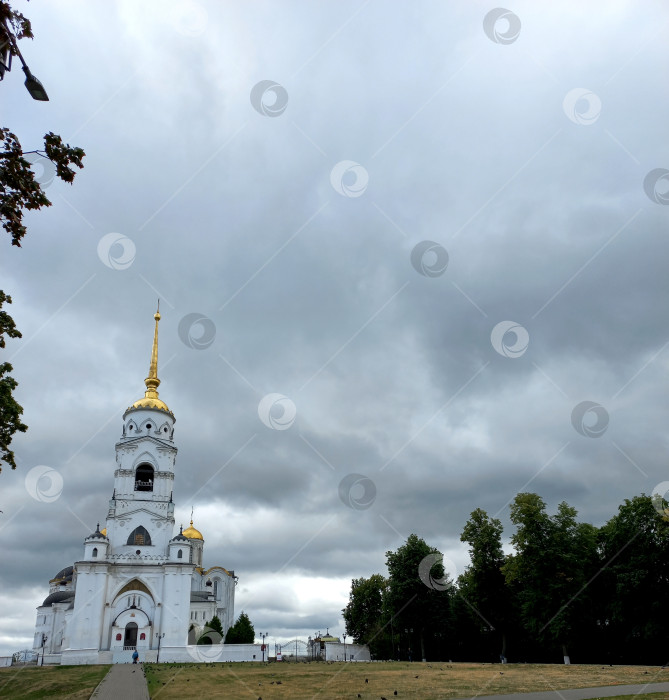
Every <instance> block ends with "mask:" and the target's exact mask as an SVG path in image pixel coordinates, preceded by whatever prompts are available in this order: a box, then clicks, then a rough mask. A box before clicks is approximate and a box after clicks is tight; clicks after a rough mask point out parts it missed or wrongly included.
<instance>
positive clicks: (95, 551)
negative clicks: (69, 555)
mask: <svg viewBox="0 0 669 700" xmlns="http://www.w3.org/2000/svg"><path fill="white" fill-rule="evenodd" d="M93 556H94V557H97V556H98V548H97V547H93Z"/></svg>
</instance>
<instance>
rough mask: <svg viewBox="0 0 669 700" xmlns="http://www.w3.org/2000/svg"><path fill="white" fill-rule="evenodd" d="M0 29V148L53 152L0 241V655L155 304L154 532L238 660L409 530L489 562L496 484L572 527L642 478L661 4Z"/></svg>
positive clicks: (51, 559)
mask: <svg viewBox="0 0 669 700" xmlns="http://www.w3.org/2000/svg"><path fill="white" fill-rule="evenodd" d="M15 6H16V7H17V8H18V9H21V10H23V11H24V12H25V13H26V14H27V15H28V16H29V17H30V18H31V19H32V22H33V30H34V33H35V37H36V38H35V40H34V41H28V40H26V41H23V42H21V49H22V52H23V55H24V57H25V59H26V61H27V62H28V64H29V66H30V68H31V70H32V71H33V73H34V74H35V75H36V76H37V77H38V78H39V79H40V80H41V81H42V82H43V84H44V86H45V88H46V90H47V91H48V94H49V98H50V101H49V102H46V103H41V102H35V101H33V100H32V99H31V98H30V96H29V95H28V93H27V91H26V90H25V88H24V86H23V78H24V76H23V74H22V72H21V70H20V65H19V63H18V62H15V63H14V67H13V69H12V72H11V73H9V74H7V75H6V77H5V80H4V81H3V82H2V83H1V84H0V99H1V102H0V104H1V105H2V117H3V118H2V125H3V126H7V127H10V128H11V129H12V130H13V131H15V132H16V134H17V135H18V137H19V139H20V140H21V142H22V144H23V147H24V149H25V150H32V149H34V148H37V147H38V146H39V145H40V143H41V138H42V136H43V135H44V133H45V132H47V131H54V132H56V133H59V134H61V135H62V137H63V138H64V140H66V141H67V142H69V143H70V144H72V145H78V146H81V147H83V148H84V150H85V151H86V158H85V160H84V163H85V168H84V170H83V171H81V172H80V173H79V174H78V175H77V177H76V180H75V183H74V185H73V186H69V185H66V184H64V183H62V182H61V181H55V182H52V183H51V184H49V185H48V189H47V194H48V196H49V198H50V199H51V200H52V202H53V206H52V207H51V208H50V209H48V210H43V211H41V212H38V213H31V214H29V215H27V216H26V222H27V225H28V235H27V236H26V238H25V242H24V244H23V247H22V248H21V249H18V248H15V247H14V248H13V247H12V246H11V245H10V239H9V236H8V235H4V236H3V237H2V238H1V240H0V246H1V249H0V262H1V265H2V288H3V289H4V290H5V291H6V292H7V293H9V294H11V295H12V297H13V300H14V304H13V306H12V307H11V309H10V311H11V312H12V315H13V316H14V318H15V320H16V323H17V325H18V327H19V329H20V330H21V331H22V333H23V338H22V340H18V341H10V342H9V343H8V346H7V350H6V352H5V353H4V355H3V357H6V358H9V359H10V360H11V362H12V364H13V365H14V376H15V378H16V379H17V380H18V381H19V382H20V386H19V388H18V391H17V398H18V400H19V401H20V403H21V404H22V405H23V407H24V409H25V413H24V420H25V422H26V423H27V424H28V425H29V426H30V429H29V431H28V432H27V433H26V434H25V435H20V436H18V437H16V438H15V440H14V443H13V445H14V448H15V450H16V454H17V462H18V469H17V470H16V471H15V472H12V471H10V470H9V469H8V468H5V469H4V470H3V473H2V475H1V476H0V483H1V485H2V490H1V493H2V498H1V501H2V503H1V504H0V507H1V509H2V511H3V512H2V515H1V516H0V518H1V520H0V538H1V541H2V553H3V554H2V559H3V565H2V585H1V587H0V619H2V620H3V624H2V629H1V630H0V653H12V652H13V651H16V650H18V649H21V648H25V647H30V646H31V645H32V638H33V631H34V623H35V608H36V606H38V605H39V604H40V603H41V601H42V600H43V598H44V597H45V596H46V595H47V593H48V581H49V579H50V578H52V577H53V575H54V574H55V573H56V572H57V571H58V570H59V569H61V568H63V567H65V566H68V565H70V564H72V563H74V562H75V561H76V560H77V559H78V558H80V557H81V556H82V554H83V546H82V542H83V538H84V537H86V535H88V534H89V533H90V532H91V531H92V530H93V529H94V528H95V524H96V522H98V521H100V522H101V523H102V522H104V520H105V517H106V513H107V508H108V500H109V498H110V497H111V494H112V488H113V477H114V468H115V461H114V445H115V442H116V441H117V439H118V438H119V436H120V434H121V427H122V421H121V417H122V414H123V411H124V410H125V408H126V407H127V406H129V405H130V404H131V403H132V402H133V401H135V400H136V399H138V398H139V397H141V396H142V395H143V390H144V384H143V380H144V378H145V377H146V374H147V371H148V364H149V356H150V346H151V339H152V334H153V319H152V315H153V313H154V311H155V306H156V300H157V298H158V297H160V300H161V305H160V309H161V313H162V321H161V323H160V334H161V336H160V359H159V376H160V378H161V380H162V384H161V386H160V396H161V398H162V399H164V400H165V402H166V403H167V404H168V406H169V407H170V408H171V410H172V411H173V412H174V414H175V416H176V419H177V423H176V431H175V441H176V444H177V445H178V447H179V455H178V458H177V466H176V478H175V492H174V499H175V502H176V505H177V507H176V521H177V527H178V525H179V524H180V523H183V524H184V525H186V524H187V522H188V520H189V517H190V511H191V506H193V507H194V509H195V514H194V521H195V525H196V527H197V528H198V529H200V530H201V531H202V533H203V534H204V538H205V564H206V565H207V566H212V565H216V564H218V565H222V566H224V567H226V568H228V569H234V571H235V573H236V574H237V575H238V576H239V585H238V587H237V591H236V611H235V612H236V614H237V615H238V614H239V612H241V611H242V610H245V611H246V612H247V613H248V614H249V616H250V617H251V620H252V622H253V623H254V625H255V629H256V632H268V633H269V634H270V639H271V640H282V639H283V640H285V639H290V638H294V637H295V636H300V637H303V638H306V636H307V635H309V634H313V633H314V632H316V631H319V630H320V631H325V629H326V627H328V626H329V628H330V631H331V632H334V633H336V634H341V633H342V632H343V623H342V619H341V614H340V611H341V608H342V607H343V606H344V605H345V604H346V602H347V599H348V592H349V589H350V581H351V578H353V577H359V576H368V575H370V574H372V573H375V572H380V573H386V569H385V552H386V551H387V550H391V549H396V548H397V547H398V546H400V545H402V544H403V542H404V541H405V539H406V537H407V536H408V535H409V534H411V533H412V532H415V533H417V534H418V535H420V536H421V537H423V538H425V540H426V541H427V542H428V543H429V544H430V545H433V546H435V547H438V548H439V549H440V550H441V551H442V552H443V553H444V554H445V556H446V557H447V558H448V559H449V563H448V564H447V569H448V570H449V571H450V573H451V574H455V575H457V574H458V573H460V572H461V571H462V570H463V569H464V567H465V566H466V565H467V564H468V556H467V549H466V546H465V545H463V544H462V543H461V542H460V541H459V537H460V533H461V531H462V527H463V525H464V523H465V522H466V520H467V518H468V517H469V514H470V512H471V511H472V510H473V509H474V508H477V507H482V508H484V509H485V510H487V511H488V512H489V513H490V514H491V515H496V516H498V517H499V518H501V519H502V521H503V523H504V525H505V539H506V542H507V543H508V538H509V537H510V535H511V534H512V532H513V529H512V526H511V524H510V522H509V517H508V515H509V508H508V504H509V502H510V501H511V500H512V499H513V497H514V496H515V494H516V493H518V492H519V491H527V490H531V491H536V492H537V493H539V494H540V495H541V496H542V497H543V498H544V499H545V500H546V502H547V503H548V506H549V510H550V511H551V512H554V510H555V508H556V506H557V504H558V503H559V502H560V501H562V500H566V501H567V502H568V503H569V504H571V505H573V506H574V507H576V508H577V509H578V511H579V515H580V517H581V518H582V519H583V520H586V521H589V522H592V523H594V524H596V525H600V524H602V523H603V522H605V521H606V520H607V519H608V518H610V517H611V516H612V515H613V514H614V513H615V512H616V509H617V507H618V505H619V504H620V503H621V502H622V501H623V500H624V499H625V498H631V497H633V496H634V495H636V494H640V493H642V492H645V493H650V492H651V491H652V490H653V489H654V488H655V487H656V485H657V484H659V483H661V482H663V481H665V480H667V479H669V467H668V464H669V462H668V460H667V455H668V453H669V444H668V440H667V436H668V432H667V423H668V421H667V419H668V415H667V402H666V394H667V387H668V386H669V350H668V349H667V347H666V344H667V342H668V341H669V333H668V331H667V321H668V320H669V315H668V313H667V312H668V308H667V299H668V298H669V296H668V295H669V278H668V276H667V260H668V255H669V236H668V230H667V225H668V223H669V206H666V204H667V203H669V196H668V194H667V193H668V191H669V181H668V180H667V178H666V177H665V176H666V174H667V172H668V171H667V170H661V169H665V168H666V169H669V141H667V138H666V134H667V124H668V123H669V99H668V97H667V91H666V75H667V69H668V67H669V66H668V56H669V54H668V53H667V49H666V47H667V43H668V36H667V34H668V31H669V29H668V26H667V21H668V20H669V7H667V6H665V4H664V3H662V2H659V1H658V2H631V1H630V2H623V1H620V0H614V1H610V0H607V2H599V3H592V2H589V3H583V2H561V3H557V4H556V3H547V2H541V3H539V2H531V1H529V0H527V1H525V2H513V3H512V4H511V5H508V6H507V7H508V10H507V11H506V12H505V11H504V10H503V9H498V6H497V5H495V4H494V3H490V2H471V1H470V0H457V1H453V2H447V1H445V0H443V1H439V2H437V1H433V2H411V3H408V2H407V3H399V2H396V3H390V2H385V1H382V0H368V1H367V2H360V0H338V1H337V2H320V3H312V2H306V0H305V1H303V2H225V3H224V2H213V1H212V2H206V1H205V0H193V1H190V2H165V1H164V0H161V1H160V2H142V3H136V2H131V1H128V2H116V3H102V2H84V1H83V0H82V1H81V2H71V1H65V0H62V1H61V2H58V3H46V2H39V1H38V0H35V1H34V2H31V3H30V4H29V5H28V4H27V3H25V2H22V1H17V2H16V3H15ZM35 168H36V170H37V172H39V173H40V177H41V179H42V180H43V181H44V183H45V185H46V183H47V182H48V180H49V178H50V176H51V173H50V171H49V169H48V168H46V169H45V168H44V167H43V165H40V164H36V165H35ZM584 402H590V403H584ZM37 466H43V467H48V468H49V469H51V470H55V471H52V472H50V474H51V479H49V477H48V476H45V477H42V479H41V480H39V481H38V482H37V483H35V478H34V477H35V475H36V474H40V473H42V472H35V471H31V470H33V469H34V468H35V467H37ZM31 475H32V476H31ZM350 475H354V476H350ZM355 475H357V476H355ZM52 484H55V486H52ZM61 484H62V492H60V485H61ZM50 494H53V495H50Z"/></svg>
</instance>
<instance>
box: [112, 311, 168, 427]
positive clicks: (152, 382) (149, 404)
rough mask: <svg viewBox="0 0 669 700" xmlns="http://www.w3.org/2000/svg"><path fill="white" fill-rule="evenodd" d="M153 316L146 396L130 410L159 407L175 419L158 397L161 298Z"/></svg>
mask: <svg viewBox="0 0 669 700" xmlns="http://www.w3.org/2000/svg"><path fill="white" fill-rule="evenodd" d="M153 318H154V319H155V321H156V328H155V330H154V332H153V347H152V348H151V363H150V364H149V376H148V377H147V378H146V379H145V380H144V384H146V391H145V392H144V398H143V399H139V401H135V403H134V404H133V405H132V406H130V408H128V411H131V410H133V409H137V408H157V409H159V410H161V411H165V412H166V413H169V414H170V416H172V419H174V414H173V413H172V411H170V409H169V408H168V407H167V405H166V404H165V402H164V401H161V400H160V399H159V398H158V387H159V386H160V379H158V321H160V300H159V301H158V310H157V311H156V313H155V314H154V315H153ZM126 413H127V411H126ZM124 415H125V414H124Z"/></svg>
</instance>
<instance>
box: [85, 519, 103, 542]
mask: <svg viewBox="0 0 669 700" xmlns="http://www.w3.org/2000/svg"><path fill="white" fill-rule="evenodd" d="M86 539H87V540H106V539H107V529H106V528H105V531H104V532H100V523H98V525H97V527H96V528H95V532H93V533H92V534H90V535H89V536H88V537H87V538H86Z"/></svg>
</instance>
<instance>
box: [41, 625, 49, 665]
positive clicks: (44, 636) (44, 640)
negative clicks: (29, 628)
mask: <svg viewBox="0 0 669 700" xmlns="http://www.w3.org/2000/svg"><path fill="white" fill-rule="evenodd" d="M47 639H48V637H47V636H46V634H44V632H42V666H44V645H45V644H46V640H47Z"/></svg>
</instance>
